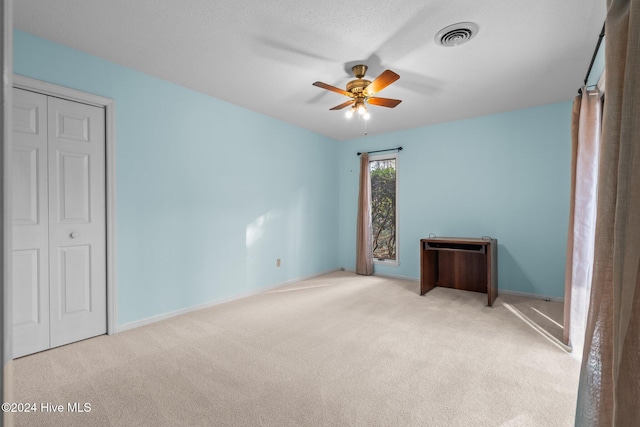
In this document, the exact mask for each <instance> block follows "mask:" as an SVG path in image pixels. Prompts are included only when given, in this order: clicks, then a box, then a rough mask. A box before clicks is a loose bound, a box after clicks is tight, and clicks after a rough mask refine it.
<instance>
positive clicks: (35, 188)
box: [11, 89, 50, 357]
mask: <svg viewBox="0 0 640 427" xmlns="http://www.w3.org/2000/svg"><path fill="white" fill-rule="evenodd" d="M12 139H13V141H12V153H11V156H12V158H11V167H12V174H13V175H12V186H13V188H12V192H11V193H12V210H13V242H12V243H13V264H12V270H13V271H12V297H13V298H12V299H13V306H12V311H13V355H14V357H20V356H24V355H25V354H30V353H34V352H36V351H41V350H44V349H47V348H49V345H50V343H49V212H48V207H47V97H46V96H44V95H40V94H36V93H33V92H28V91H24V90H19V89H14V90H13V132H12Z"/></svg>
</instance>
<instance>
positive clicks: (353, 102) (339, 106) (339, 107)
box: [329, 99, 356, 110]
mask: <svg viewBox="0 0 640 427" xmlns="http://www.w3.org/2000/svg"><path fill="white" fill-rule="evenodd" d="M355 103H356V101H355V100H353V99H352V100H351V101H347V102H343V103H342V104H340V105H336V106H335V107H333V108H329V110H342V109H343V108H344V107H348V106H349V105H353V104H355Z"/></svg>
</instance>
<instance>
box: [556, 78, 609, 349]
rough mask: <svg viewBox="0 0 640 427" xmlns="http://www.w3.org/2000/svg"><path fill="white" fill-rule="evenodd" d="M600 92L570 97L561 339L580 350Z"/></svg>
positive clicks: (588, 284)
mask: <svg viewBox="0 0 640 427" xmlns="http://www.w3.org/2000/svg"><path fill="white" fill-rule="evenodd" d="M600 95H601V93H600V91H599V90H597V89H596V90H592V91H587V89H586V87H583V88H582V95H579V96H577V97H576V98H575V100H574V101H573V112H572V122H571V136H572V138H571V139H572V155H571V205H570V214H569V236H568V238H567V267H566V270H565V271H566V276H565V291H564V294H565V296H564V301H565V305H564V342H565V344H570V345H571V346H572V348H573V351H574V352H576V354H579V355H581V354H582V348H583V345H584V333H585V330H586V325H587V310H588V308H589V297H590V293H591V276H592V272H593V252H594V245H595V234H596V200H597V194H598V160H599V151H600V139H601V134H602V132H601V117H602V114H601V111H602V109H601V105H602V101H601V96H600Z"/></svg>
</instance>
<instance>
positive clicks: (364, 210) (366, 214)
mask: <svg viewBox="0 0 640 427" xmlns="http://www.w3.org/2000/svg"><path fill="white" fill-rule="evenodd" d="M370 194H371V182H370V180H369V154H367V153H362V154H361V155H360V193H359V195H358V226H357V227H358V230H357V232H356V273H357V274H362V275H365V276H371V275H372V274H373V254H372V253H371V204H370V203H369V199H370V198H371V195H370Z"/></svg>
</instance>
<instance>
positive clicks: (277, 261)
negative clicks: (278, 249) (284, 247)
mask: <svg viewBox="0 0 640 427" xmlns="http://www.w3.org/2000/svg"><path fill="white" fill-rule="evenodd" d="M276 267H280V258H278V259H277V260H276Z"/></svg>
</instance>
